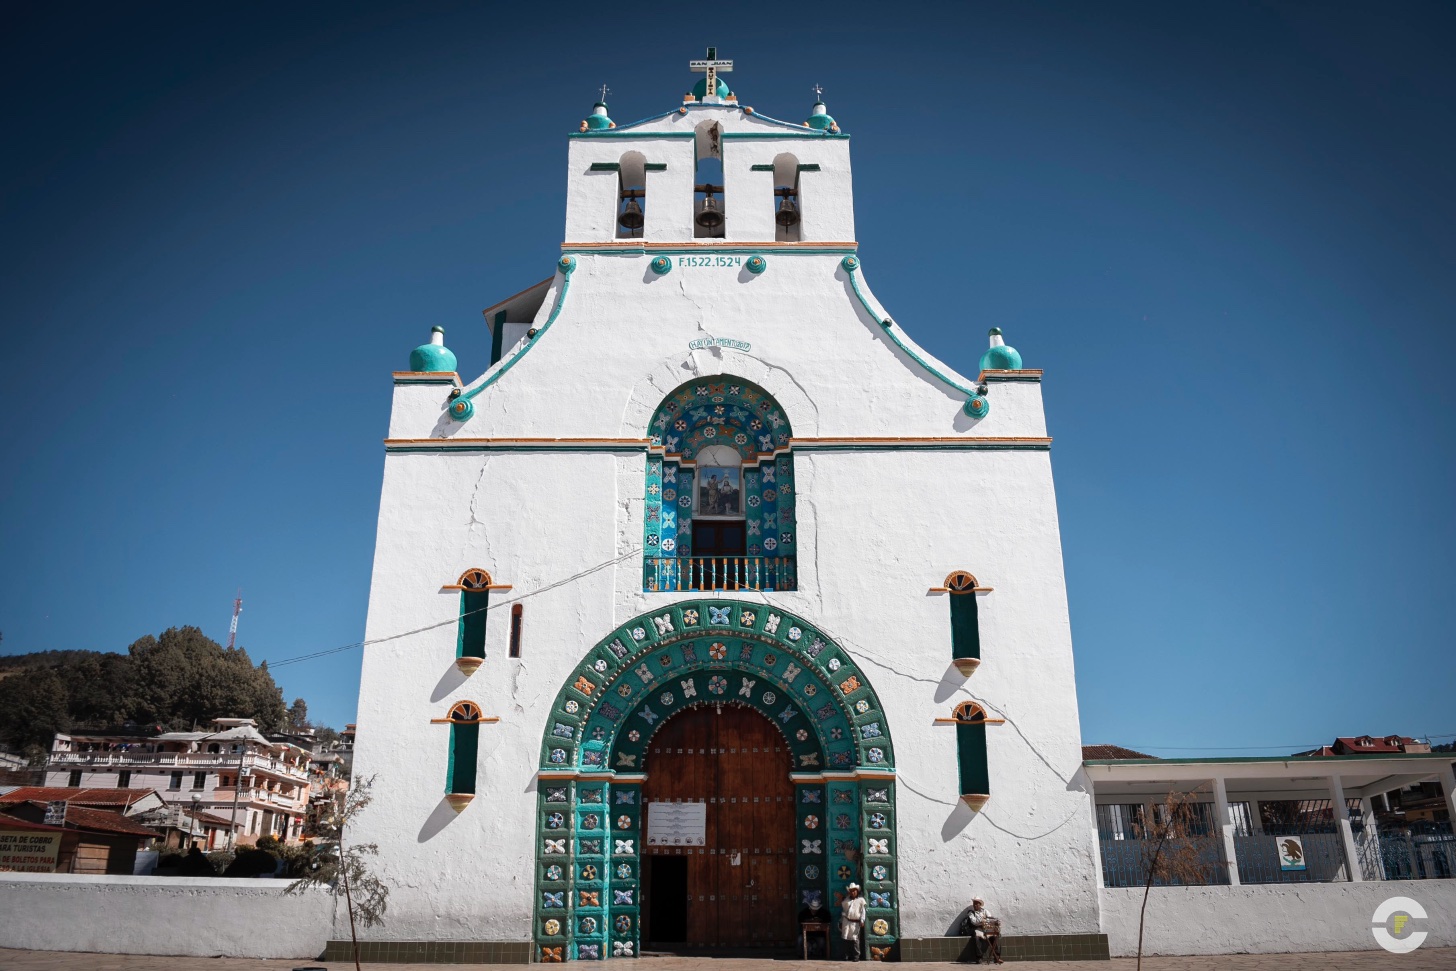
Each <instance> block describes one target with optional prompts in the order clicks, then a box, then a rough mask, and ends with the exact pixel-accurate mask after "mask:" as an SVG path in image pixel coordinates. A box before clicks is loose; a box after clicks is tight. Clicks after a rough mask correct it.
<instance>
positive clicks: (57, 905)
mask: <svg viewBox="0 0 1456 971" xmlns="http://www.w3.org/2000/svg"><path fill="white" fill-rule="evenodd" d="M287 886H288V883H287V881H284V880H227V879H209V878H206V877H135V876H77V875H73V874H68V873H0V915H4V916H3V918H0V947H13V948H25V949H30V950H37V951H94V952H103V953H114V954H176V955H189V956H194V957H211V956H213V955H224V956H227V957H254V958H315V957H318V956H319V955H320V954H322V953H323V949H324V944H325V943H327V941H328V940H329V938H330V936H331V932H332V929H333V923H334V911H335V907H334V899H333V898H332V897H330V896H329V895H328V894H327V893H325V892H323V891H316V892H309V893H306V894H303V895H300V896H296V897H291V896H285V895H284V893H283V891H284V889H285V888H286V887H287Z"/></svg>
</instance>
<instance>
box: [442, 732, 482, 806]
mask: <svg viewBox="0 0 1456 971" xmlns="http://www.w3.org/2000/svg"><path fill="white" fill-rule="evenodd" d="M451 715H452V717H453V716H454V712H451ZM479 752H480V723H479V722H470V723H466V722H461V721H455V722H453V723H452V724H451V725H450V769H449V779H450V785H449V788H448V789H447V790H446V791H447V792H449V793H450V794H452V795H472V796H473V795H475V763H476V759H477V755H478V754H479Z"/></svg>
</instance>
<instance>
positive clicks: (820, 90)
mask: <svg viewBox="0 0 1456 971" xmlns="http://www.w3.org/2000/svg"><path fill="white" fill-rule="evenodd" d="M823 94H824V89H823V88H821V87H819V85H817V84H816V85H814V100H815V101H822V100H824V99H823V97H822V95H823Z"/></svg>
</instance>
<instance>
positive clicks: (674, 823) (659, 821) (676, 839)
mask: <svg viewBox="0 0 1456 971" xmlns="http://www.w3.org/2000/svg"><path fill="white" fill-rule="evenodd" d="M707 834H708V804H707V803H705V802H652V803H648V804H647V845H648V846H704V845H706V843H707Z"/></svg>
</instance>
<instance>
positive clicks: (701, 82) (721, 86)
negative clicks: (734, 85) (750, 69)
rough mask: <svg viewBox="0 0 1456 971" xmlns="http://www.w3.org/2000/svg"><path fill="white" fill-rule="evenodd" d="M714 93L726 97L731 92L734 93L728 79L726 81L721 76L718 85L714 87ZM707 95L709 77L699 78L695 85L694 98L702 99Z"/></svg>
mask: <svg viewBox="0 0 1456 971" xmlns="http://www.w3.org/2000/svg"><path fill="white" fill-rule="evenodd" d="M713 93H714V94H716V95H717V96H718V97H720V98H726V97H728V96H729V95H730V94H732V93H733V92H732V91H730V90H729V89H728V82H727V81H724V80H723V79H722V78H719V79H718V83H717V85H715V86H714V88H713ZM707 96H708V79H707V78H698V83H697V84H695V85H693V98H694V100H697V101H702V100H703V99H704V98H706V97H707Z"/></svg>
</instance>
